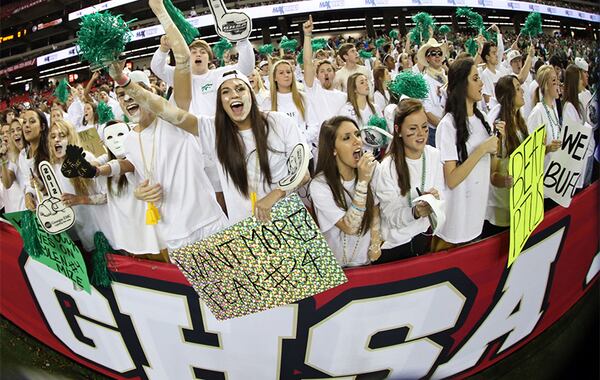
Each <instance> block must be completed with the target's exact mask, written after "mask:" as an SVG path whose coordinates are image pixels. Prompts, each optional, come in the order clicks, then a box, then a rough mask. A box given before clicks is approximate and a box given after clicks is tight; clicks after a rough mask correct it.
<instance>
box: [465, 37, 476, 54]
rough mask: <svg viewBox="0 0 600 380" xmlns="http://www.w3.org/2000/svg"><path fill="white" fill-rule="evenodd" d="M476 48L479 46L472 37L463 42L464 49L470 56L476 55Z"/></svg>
mask: <svg viewBox="0 0 600 380" xmlns="http://www.w3.org/2000/svg"><path fill="white" fill-rule="evenodd" d="M478 48H479V46H478V44H477V41H475V40H474V39H472V38H469V39H468V40H467V42H465V49H466V50H467V52H468V53H469V54H471V57H475V56H476V55H477V49H478Z"/></svg>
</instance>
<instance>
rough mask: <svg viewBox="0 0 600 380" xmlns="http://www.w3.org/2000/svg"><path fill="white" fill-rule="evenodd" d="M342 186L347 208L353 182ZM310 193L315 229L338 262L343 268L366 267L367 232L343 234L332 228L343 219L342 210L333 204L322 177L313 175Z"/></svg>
mask: <svg viewBox="0 0 600 380" xmlns="http://www.w3.org/2000/svg"><path fill="white" fill-rule="evenodd" d="M342 184H343V186H344V189H346V190H347V192H346V193H345V199H346V204H347V205H348V207H350V204H351V203H352V197H353V196H354V187H355V183H354V180H351V181H343V183H342ZM310 193H311V196H312V200H313V205H314V207H315V213H316V215H317V220H318V222H319V228H320V230H321V232H323V236H325V240H326V241H327V244H328V245H329V248H331V250H332V251H333V254H334V255H335V258H336V259H337V261H338V263H339V264H340V265H341V266H343V267H354V266H359V265H367V264H369V263H370V260H369V255H368V253H369V244H370V242H371V233H370V231H366V232H365V234H364V235H347V234H345V233H344V232H343V231H342V230H340V229H339V228H338V227H337V226H336V225H335V224H336V223H337V222H339V221H340V219H342V218H343V217H344V215H345V214H346V210H344V209H343V208H341V207H339V206H338V205H336V204H335V200H334V199H333V193H332V192H331V188H330V187H329V185H328V184H327V181H326V180H325V177H324V176H323V175H317V176H316V177H315V178H314V179H313V180H312V181H311V183H310ZM348 193H349V194H348Z"/></svg>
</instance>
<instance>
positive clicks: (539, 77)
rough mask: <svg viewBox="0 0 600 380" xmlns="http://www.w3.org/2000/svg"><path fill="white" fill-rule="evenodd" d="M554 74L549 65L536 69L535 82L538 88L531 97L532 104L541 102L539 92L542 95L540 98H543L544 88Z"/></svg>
mask: <svg viewBox="0 0 600 380" xmlns="http://www.w3.org/2000/svg"><path fill="white" fill-rule="evenodd" d="M554 72H555V71H554V67H552V66H550V65H542V66H540V68H539V69H538V71H537V74H536V75H535V81H536V82H537V83H538V86H539V87H538V91H536V92H535V94H534V95H533V104H538V103H539V102H540V101H541V99H540V92H541V93H542V96H544V94H545V92H546V86H547V85H548V83H549V82H550V76H551V75H552V73H554Z"/></svg>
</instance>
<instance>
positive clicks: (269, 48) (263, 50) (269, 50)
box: [258, 44, 275, 55]
mask: <svg viewBox="0 0 600 380" xmlns="http://www.w3.org/2000/svg"><path fill="white" fill-rule="evenodd" d="M273 50H275V48H274V47H273V45H272V44H266V45H262V46H260V47H259V48H258V53H259V54H262V55H271V54H273Z"/></svg>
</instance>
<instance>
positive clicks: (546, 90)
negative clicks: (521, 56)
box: [527, 65, 561, 197]
mask: <svg viewBox="0 0 600 380" xmlns="http://www.w3.org/2000/svg"><path fill="white" fill-rule="evenodd" d="M536 81H537V82H538V83H539V89H540V92H541V94H542V99H540V98H539V95H538V93H537V92H536V93H535V95H534V103H535V107H533V110H531V113H530V114H529V117H528V118H527V130H528V131H529V133H530V134H531V133H533V132H534V131H535V130H536V129H538V128H539V127H540V126H541V125H542V124H543V125H545V128H546V157H545V159H544V169H545V168H546V167H547V166H548V164H549V163H550V157H551V154H552V153H554V152H556V151H557V150H558V149H560V146H561V140H560V135H561V133H560V132H561V122H560V119H559V117H558V111H557V109H556V106H555V105H556V99H558V97H559V92H558V91H559V90H558V86H559V83H558V77H557V75H556V71H555V70H554V68H553V67H552V66H550V65H544V66H542V67H540V69H539V70H538V73H537V77H536ZM544 197H545V196H544Z"/></svg>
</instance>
